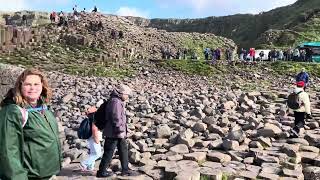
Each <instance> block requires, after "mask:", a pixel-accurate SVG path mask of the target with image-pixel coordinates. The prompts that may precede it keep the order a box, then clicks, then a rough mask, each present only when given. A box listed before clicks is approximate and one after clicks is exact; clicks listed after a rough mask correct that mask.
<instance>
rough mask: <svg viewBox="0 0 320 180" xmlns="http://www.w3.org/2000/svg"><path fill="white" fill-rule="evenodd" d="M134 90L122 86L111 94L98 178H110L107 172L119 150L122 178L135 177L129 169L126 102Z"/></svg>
mask: <svg viewBox="0 0 320 180" xmlns="http://www.w3.org/2000/svg"><path fill="white" fill-rule="evenodd" d="M131 92H132V90H131V89H130V88H129V87H128V86H127V85H120V86H119V87H118V88H116V89H115V90H113V92H112V93H111V97H110V100H109V101H108V104H107V105H106V111H107V112H106V115H107V117H106V125H105V128H104V135H105V137H106V139H105V143H104V153H103V156H102V160H101V163H100V165H99V170H98V171H97V175H96V176H97V177H110V176H112V173H111V172H108V171H107V168H108V167H109V166H110V163H111V160H112V156H113V153H114V151H115V149H116V147H117V148H118V152H119V157H120V162H121V167H122V173H121V175H122V176H135V175H137V173H136V172H134V171H131V170H129V167H128V164H129V162H128V145H127V142H126V138H127V119H126V113H125V101H127V100H129V95H130V94H131Z"/></svg>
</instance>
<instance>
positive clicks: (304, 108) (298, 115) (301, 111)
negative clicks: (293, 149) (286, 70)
mask: <svg viewBox="0 0 320 180" xmlns="http://www.w3.org/2000/svg"><path fill="white" fill-rule="evenodd" d="M304 85H305V84H304V82H303V81H299V82H297V83H296V86H297V87H296V88H295V89H294V92H293V93H295V94H296V95H297V97H298V98H297V99H298V103H299V107H298V108H297V109H293V112H294V118H295V119H294V128H293V129H292V135H291V136H292V137H298V136H299V134H300V131H301V129H303V128H304V124H305V118H307V119H312V116H311V107H310V99H309V95H308V94H307V93H306V92H305V91H304V90H303V87H304ZM288 99H289V98H288Z"/></svg>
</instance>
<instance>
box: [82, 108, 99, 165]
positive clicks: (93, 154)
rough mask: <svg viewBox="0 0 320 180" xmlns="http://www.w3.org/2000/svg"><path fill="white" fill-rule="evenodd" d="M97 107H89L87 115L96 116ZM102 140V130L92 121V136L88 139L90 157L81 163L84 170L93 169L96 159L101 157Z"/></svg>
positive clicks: (89, 116)
mask: <svg viewBox="0 0 320 180" xmlns="http://www.w3.org/2000/svg"><path fill="white" fill-rule="evenodd" d="M96 111H97V109H96V108H95V107H91V108H89V109H88V112H87V116H88V118H91V119H93V118H94V112H96ZM101 140H102V132H101V131H99V129H98V128H97V126H96V125H95V124H94V123H92V136H91V137H90V138H89V139H88V144H89V148H90V149H89V151H90V154H89V157H88V158H87V159H86V160H84V161H82V162H81V163H80V168H81V170H82V171H93V170H94V164H95V161H96V160H97V159H98V158H100V157H101V155H102V152H101V144H100V141H101Z"/></svg>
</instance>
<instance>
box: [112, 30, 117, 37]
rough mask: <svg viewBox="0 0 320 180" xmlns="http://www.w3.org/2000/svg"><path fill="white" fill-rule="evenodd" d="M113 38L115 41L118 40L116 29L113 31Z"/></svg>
mask: <svg viewBox="0 0 320 180" xmlns="http://www.w3.org/2000/svg"><path fill="white" fill-rule="evenodd" d="M111 38H112V39H114V40H116V39H117V32H116V30H115V29H112V30H111Z"/></svg>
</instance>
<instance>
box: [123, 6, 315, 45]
mask: <svg viewBox="0 0 320 180" xmlns="http://www.w3.org/2000/svg"><path fill="white" fill-rule="evenodd" d="M266 3H267V2H266ZM319 7H320V1H318V0H298V1H297V2H296V3H295V4H293V5H289V6H285V7H280V8H277V9H274V10H271V11H269V12H263V13H260V14H258V15H250V14H236V15H231V16H224V17H208V18H201V19H151V20H145V19H141V18H136V19H135V18H132V17H130V18H129V19H131V20H133V21H134V22H135V23H137V24H141V25H142V26H147V27H155V28H159V29H165V30H168V31H179V32H180V31H181V32H200V33H207V32H210V33H214V34H217V35H220V36H223V37H228V38H231V39H233V40H234V41H235V42H236V43H237V44H238V45H239V47H240V46H241V47H246V48H249V47H253V46H258V47H271V46H278V47H288V46H292V45H296V44H297V43H300V42H301V41H319V40H320V39H319V35H320V31H319V22H320V9H319Z"/></svg>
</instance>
